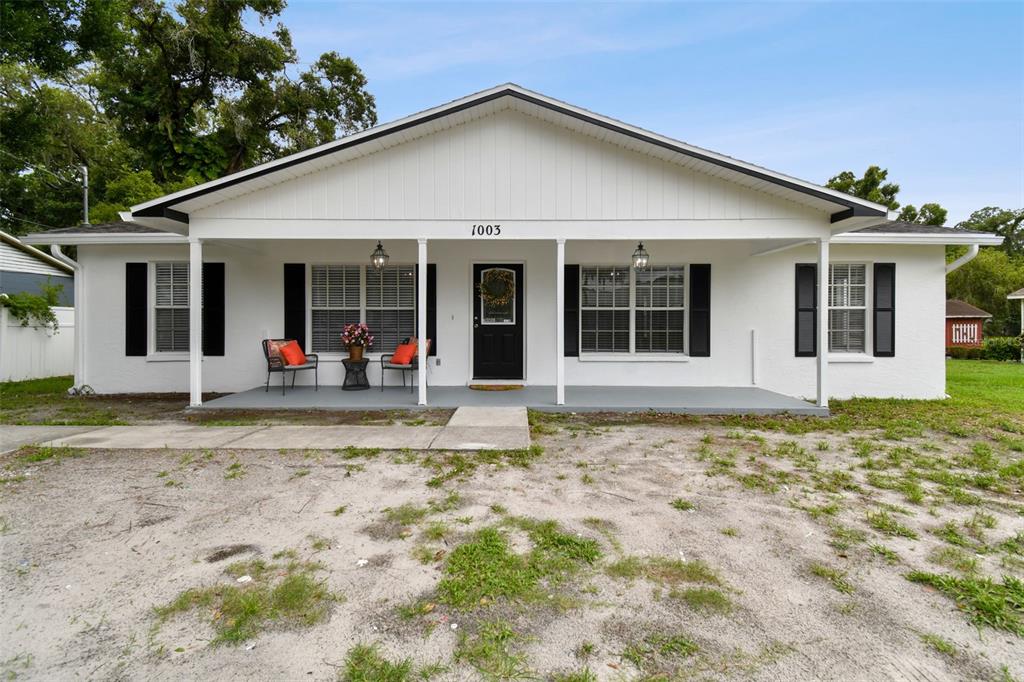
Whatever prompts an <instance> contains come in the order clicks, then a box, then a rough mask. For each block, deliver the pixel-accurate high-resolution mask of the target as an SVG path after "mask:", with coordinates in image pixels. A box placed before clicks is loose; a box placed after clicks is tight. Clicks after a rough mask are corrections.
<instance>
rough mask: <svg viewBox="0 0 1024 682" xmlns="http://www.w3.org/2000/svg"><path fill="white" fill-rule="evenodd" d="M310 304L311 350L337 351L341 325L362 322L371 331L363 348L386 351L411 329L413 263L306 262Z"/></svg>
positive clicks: (413, 320)
mask: <svg viewBox="0 0 1024 682" xmlns="http://www.w3.org/2000/svg"><path fill="white" fill-rule="evenodd" d="M310 308H311V315H310V318H311V332H312V333H311V339H312V342H311V344H310V349H311V351H312V352H314V353H341V352H343V351H344V350H345V349H344V348H343V347H342V345H341V332H342V331H343V329H344V328H345V325H346V324H351V323H357V322H365V323H366V325H367V326H368V327H369V328H370V333H371V334H373V336H374V337H375V338H374V344H373V346H372V347H370V348H369V349H368V350H370V351H373V352H381V353H390V352H392V351H394V350H395V348H397V347H398V344H399V342H400V341H401V340H402V339H405V338H407V337H409V336H414V335H415V334H416V268H415V266H412V265H389V266H386V267H384V268H383V269H381V270H379V271H378V270H376V269H375V268H373V267H370V266H362V265H312V266H310Z"/></svg>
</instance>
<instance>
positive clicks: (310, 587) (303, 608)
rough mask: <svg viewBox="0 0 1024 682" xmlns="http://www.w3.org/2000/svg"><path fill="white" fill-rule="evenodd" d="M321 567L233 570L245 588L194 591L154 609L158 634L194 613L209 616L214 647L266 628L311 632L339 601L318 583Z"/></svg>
mask: <svg viewBox="0 0 1024 682" xmlns="http://www.w3.org/2000/svg"><path fill="white" fill-rule="evenodd" d="M321 569H322V566H321V565H320V564H319V563H315V562H309V561H300V560H298V559H290V560H289V561H288V562H287V563H285V564H268V563H266V562H264V561H263V560H261V559H252V560H250V561H244V562H238V563H234V564H231V565H230V566H228V568H227V569H226V573H228V574H229V575H231V576H232V577H235V578H238V577H242V576H249V577H250V578H252V580H251V581H249V582H247V583H238V582H237V581H235V582H233V583H230V584H219V585H214V586H211V587H202V588H192V589H189V590H186V591H184V592H182V593H181V594H180V595H178V597H177V598H176V599H174V601H172V602H170V603H169V604H166V605H164V606H159V607H157V608H155V609H154V613H155V615H156V617H157V624H156V628H157V629H159V627H160V626H161V625H163V624H164V623H165V622H167V621H168V620H169V619H171V618H173V617H175V616H177V615H180V614H184V613H188V612H190V611H193V610H199V611H201V612H202V613H204V614H208V615H209V616H210V625H211V626H212V627H213V630H214V632H215V636H214V638H213V640H212V641H211V644H212V645H219V644H239V643H241V642H244V641H246V640H249V639H252V638H254V637H256V636H257V635H259V633H260V632H261V631H262V630H263V629H265V628H268V627H309V626H312V625H315V624H316V623H319V622H321V621H323V620H325V619H326V618H327V616H328V614H329V613H330V609H331V605H332V604H333V603H334V602H335V601H337V600H338V599H339V598H340V597H339V596H338V595H335V594H332V593H331V592H330V590H328V589H327V585H326V584H325V583H324V582H323V581H321V580H317V579H316V578H315V577H314V574H315V573H316V572H317V571H319V570H321Z"/></svg>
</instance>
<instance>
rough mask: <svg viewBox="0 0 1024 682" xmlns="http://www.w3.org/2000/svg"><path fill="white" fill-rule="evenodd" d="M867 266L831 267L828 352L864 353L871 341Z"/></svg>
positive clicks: (858, 264) (843, 264)
mask: <svg viewBox="0 0 1024 682" xmlns="http://www.w3.org/2000/svg"><path fill="white" fill-rule="evenodd" d="M867 290H868V283H867V266H866V265H865V264H863V263H832V264H831V265H829V266H828V350H829V352H830V353H863V352H865V350H866V340H867V306H868V301H867Z"/></svg>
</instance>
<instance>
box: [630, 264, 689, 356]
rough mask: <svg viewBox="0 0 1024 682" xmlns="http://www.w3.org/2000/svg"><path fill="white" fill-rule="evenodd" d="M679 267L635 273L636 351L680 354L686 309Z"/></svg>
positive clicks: (683, 278)
mask: <svg viewBox="0 0 1024 682" xmlns="http://www.w3.org/2000/svg"><path fill="white" fill-rule="evenodd" d="M684 282H685V270H684V269H683V268H682V267H681V266H670V267H661V268H648V269H647V270H639V271H637V272H636V313H635V314H636V346H635V347H636V352H637V353H682V352H683V325H684V323H685V320H684V318H685V314H686V311H685V308H684V301H685V300H686V299H685V298H684V297H683V287H684Z"/></svg>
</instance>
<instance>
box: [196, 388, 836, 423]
mask: <svg viewBox="0 0 1024 682" xmlns="http://www.w3.org/2000/svg"><path fill="white" fill-rule="evenodd" d="M417 399H418V395H417V394H416V393H411V392H409V390H408V389H403V388H401V387H387V388H385V389H384V390H383V391H381V390H379V389H378V388H373V389H370V390H367V391H342V390H341V389H340V388H339V387H338V386H321V387H320V389H319V390H314V389H313V387H312V386H296V387H295V388H294V389H289V390H288V391H287V392H286V393H285V394H284V395H282V394H281V393H280V391H275V390H273V389H271V390H270V391H265V390H264V387H263V386H258V387H256V388H252V389H249V390H247V391H240V392H238V393H232V394H230V395H226V396H223V397H220V398H216V399H214V400H210V401H208V402H206V403H203V405H202V407H201V408H200V409H212V410H217V409H243V410H280V409H294V410H311V409H322V410H390V409H410V408H415V407H417V402H418V400H417ZM466 406H468V407H528V408H530V409H535V410H544V411H549V412H648V411H652V412H671V413H676V414H697V415H728V414H759V415H764V414H793V415H805V416H820V417H824V416H828V408H827V407H819V406H817V405H814V404H813V403H809V402H806V401H803V400H800V399H798V398H793V397H790V396H787V395H783V394H781V393H775V392H774V391H768V390H766V389H763V388H757V387H754V386H728V387H714V386H689V387H687V386H682V387H667V386H566V387H565V402H564V403H561V404H559V403H558V401H557V400H556V394H555V387H554V386H524V387H522V388H516V389H513V390H499V391H495V390H476V389H472V388H469V387H468V386H431V387H430V407H433V408H438V407H440V408H448V407H466Z"/></svg>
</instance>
